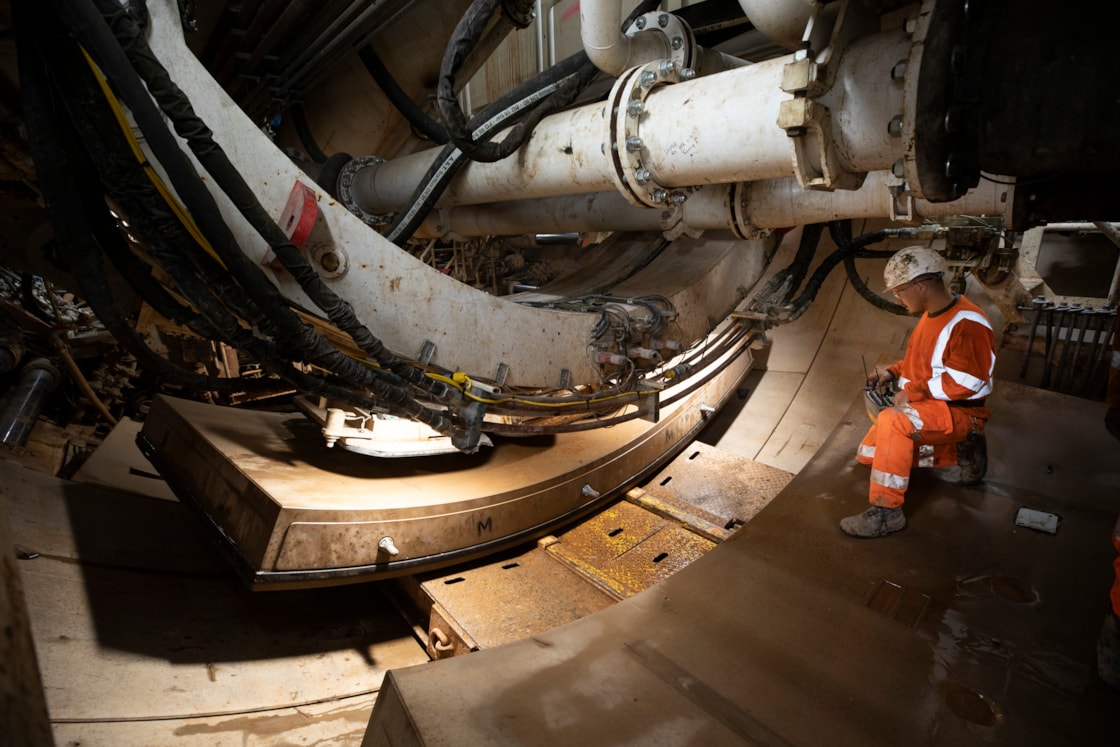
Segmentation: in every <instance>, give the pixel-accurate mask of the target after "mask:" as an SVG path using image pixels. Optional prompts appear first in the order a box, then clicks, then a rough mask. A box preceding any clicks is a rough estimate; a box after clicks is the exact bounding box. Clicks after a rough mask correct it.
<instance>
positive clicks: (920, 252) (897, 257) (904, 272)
mask: <svg viewBox="0 0 1120 747" xmlns="http://www.w3.org/2000/svg"><path fill="white" fill-rule="evenodd" d="M948 269H949V268H948V267H947V266H946V265H945V260H944V259H943V258H942V257H941V255H940V254H938V253H937V252H935V251H934V250H932V249H927V248H926V247H924V246H908V247H906V248H905V249H900V250H898V251H897V252H895V254H894V256H893V257H891V258H890V259H889V260H887V266H886V268H885V269H884V270H883V280H884V281H885V282H886V284H887V290H894V289H895V288H897V287H898V286H900V285H902V284H903V283H909V282H910V281H911V280H914V279H915V278H919V277H921V276H922V275H929V274H932V273H938V274H940V273H944V272H945V271H946V270H948Z"/></svg>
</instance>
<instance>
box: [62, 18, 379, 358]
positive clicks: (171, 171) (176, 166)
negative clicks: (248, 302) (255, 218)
mask: <svg viewBox="0 0 1120 747" xmlns="http://www.w3.org/2000/svg"><path fill="white" fill-rule="evenodd" d="M48 5H49V7H50V8H51V9H52V10H54V11H55V13H56V14H57V16H58V18H59V20H61V21H62V22H63V24H64V26H66V27H67V28H69V29H70V31H71V32H72V33H74V34H75V36H76V37H77V38H78V40H79V41H80V42H81V43H82V44H83V46H84V47H85V49H86V50H87V51H88V52H89V53H90V55H92V56H93V58H94V59H95V60H96V61H97V63H98V66H99V67H100V68H101V70H102V71H103V72H104V73H105V74H106V75H107V77H109V78H110V80H111V81H112V83H113V85H114V87H115V88H116V89H117V91H118V93H119V95H121V96H122V98H123V99H124V101H125V102H126V103H127V105H128V106H129V108H130V109H131V110H132V114H133V117H134V118H135V120H136V122H137V124H138V125H139V126H140V128H141V130H142V131H143V133H144V135H145V137H146V138H147V140H148V143H149V145H150V146H151V147H152V149H153V151H154V152H155V153H156V155H157V157H158V158H159V160H160V163H162V164H163V166H164V168H165V169H166V170H167V173H168V176H169V177H170V178H171V181H172V184H173V185H174V187H175V189H176V191H177V192H178V194H179V196H180V198H181V199H182V200H183V201H184V203H185V204H186V206H187V208H188V209H189V210H190V212H191V214H192V215H193V216H194V218H195V220H196V221H197V223H198V224H199V227H200V229H201V230H202V232H203V234H204V235H205V236H207V238H208V239H209V241H210V243H211V245H212V246H213V248H214V249H215V251H217V252H218V254H219V256H220V257H221V258H222V261H223V262H224V263H225V264H226V266H227V267H228V268H229V269H230V270H231V271H232V272H233V273H234V274H235V275H236V276H237V277H238V279H239V281H243V282H242V285H243V287H244V288H245V291H246V292H247V294H248V295H249V296H250V297H251V298H252V299H253V300H254V301H255V302H256V303H257V304H258V305H260V306H261V308H262V309H267V310H268V311H269V315H270V317H272V318H273V319H275V320H276V321H277V327H278V328H279V329H280V330H281V331H282V332H283V334H284V335H285V337H287V338H288V340H289V342H290V344H291V345H292V347H293V349H294V350H296V351H297V352H298V353H299V354H300V355H302V356H304V357H305V358H306V359H309V360H323V361H328V360H329V359H330V358H331V351H330V350H329V349H328V348H329V346H328V345H327V344H326V342H325V341H324V340H321V339H320V338H318V336H317V335H315V334H314V332H313V331H312V330H310V329H309V328H305V327H304V326H303V325H302V324H301V323H300V322H299V320H298V319H297V318H296V317H295V315H294V314H293V313H292V312H291V311H290V310H289V309H288V308H287V304H286V301H285V299H284V298H283V296H281V295H280V292H279V290H277V289H276V287H275V286H273V285H272V284H271V283H269V282H268V281H267V279H266V278H265V277H264V275H263V273H262V271H261V270H260V269H259V268H258V267H257V266H256V263H254V262H252V261H251V260H249V258H248V257H246V256H245V255H244V254H243V253H242V252H241V249H240V247H239V246H238V245H237V241H236V240H235V238H234V237H233V234H232V233H231V232H230V230H229V227H228V226H227V225H226V224H225V222H224V220H222V217H221V213H220V211H219V210H218V207H217V204H216V203H215V202H214V198H213V197H212V196H211V194H210V192H209V191H208V190H207V189H206V186H205V185H204V184H203V183H202V181H201V179H199V177H198V175H197V174H196V173H195V171H194V168H193V167H192V166H191V164H190V162H189V161H188V160H187V158H186V156H185V155H184V154H183V152H182V151H181V150H179V146H178V143H177V142H176V141H175V138H174V137H173V136H172V135H171V133H170V132H169V131H168V130H167V129H166V127H165V126H164V124H163V118H162V115H161V114H160V112H159V111H158V110H157V109H156V108H155V106H153V105H152V103H151V99H150V98H149V94H148V91H147V89H146V88H145V87H144V85H143V83H142V82H141V81H140V79H139V77H138V76H137V75H136V73H135V71H134V70H133V69H132V67H131V65H130V64H129V63H128V60H127V59H126V58H125V55H124V51H123V50H122V49H121V48H120V46H119V45H118V44H117V42H116V40H115V39H114V38H113V36H112V34H111V33H110V31H109V29H108V27H107V26H106V25H105V23H104V21H103V19H102V18H101V16H100V15H99V14H98V13H97V12H96V10H95V9H94V8H93V7H92V6H91V5H90V4H89V3H88V2H83V1H82V0H49V2H48ZM334 352H336V353H337V351H334ZM339 355H341V354H339ZM326 367H327V368H331V366H329V365H327V366H326ZM359 378H360V377H359Z"/></svg>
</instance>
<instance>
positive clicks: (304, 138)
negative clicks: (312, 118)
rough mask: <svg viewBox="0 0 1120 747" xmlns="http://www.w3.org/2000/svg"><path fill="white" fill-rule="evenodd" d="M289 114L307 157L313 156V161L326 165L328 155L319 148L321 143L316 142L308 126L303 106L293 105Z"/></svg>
mask: <svg viewBox="0 0 1120 747" xmlns="http://www.w3.org/2000/svg"><path fill="white" fill-rule="evenodd" d="M288 113H289V114H291V117H292V125H293V126H294V127H295V130H296V136H298V137H299V141H300V143H301V144H302V145H303V149H304V150H305V151H307V155H309V156H311V160H312V161H314V162H315V163H326V162H327V157H328V156H327V154H326V153H324V152H323V149H322V148H320V147H319V143H317V142H315V137H314V136H313V135H312V134H311V128H310V127H309V126H308V124H307V112H305V111H304V110H303V104H299V103H296V104H292V106H291V108H290V109H288Z"/></svg>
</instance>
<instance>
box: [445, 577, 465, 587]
mask: <svg viewBox="0 0 1120 747" xmlns="http://www.w3.org/2000/svg"><path fill="white" fill-rule="evenodd" d="M466 580H467V579H465V578H463V577H462V576H456V577H455V578H449V579H447V580H446V581H444V582H443V583H444V584H445V585H446V586H451V584H458V583H462V582H463V581H466Z"/></svg>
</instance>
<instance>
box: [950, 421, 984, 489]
mask: <svg viewBox="0 0 1120 747" xmlns="http://www.w3.org/2000/svg"><path fill="white" fill-rule="evenodd" d="M957 464H959V465H960V468H961V485H976V484H977V483H979V482H980V481H981V480H983V479H984V475H985V474H987V472H988V439H986V438H984V434H983V433H969V434H968V438H966V439H965V440H963V441H961V442H959V443H958V444H957Z"/></svg>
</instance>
